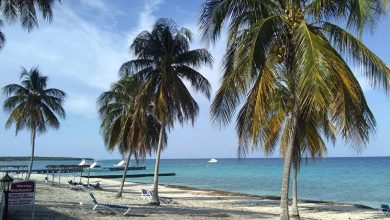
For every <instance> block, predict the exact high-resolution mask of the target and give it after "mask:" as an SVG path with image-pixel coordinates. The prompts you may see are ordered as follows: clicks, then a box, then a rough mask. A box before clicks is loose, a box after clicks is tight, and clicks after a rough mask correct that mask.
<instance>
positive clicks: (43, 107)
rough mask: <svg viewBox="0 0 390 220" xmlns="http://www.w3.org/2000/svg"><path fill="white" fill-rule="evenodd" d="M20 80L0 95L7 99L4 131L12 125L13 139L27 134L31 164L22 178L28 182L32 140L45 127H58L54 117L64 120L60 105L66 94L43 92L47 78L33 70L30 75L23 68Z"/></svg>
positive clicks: (51, 89)
mask: <svg viewBox="0 0 390 220" xmlns="http://www.w3.org/2000/svg"><path fill="white" fill-rule="evenodd" d="M20 79H21V84H20V85H19V84H10V85H7V86H5V87H4V88H3V94H4V95H5V96H7V99H6V100H5V101H4V105H3V108H4V110H5V111H6V112H8V113H10V116H9V118H8V120H7V122H6V124H5V127H6V128H10V127H11V126H12V125H13V124H15V131H16V135H17V134H18V132H19V131H20V130H22V129H24V128H25V129H27V130H30V131H31V161H30V166H29V168H28V174H27V176H26V179H29V178H30V175H31V169H32V166H33V162H34V152H35V137H36V135H37V134H39V133H45V132H46V131H47V129H48V127H52V128H55V129H58V128H59V127H60V122H59V121H58V118H57V117H60V118H63V119H64V118H65V110H64V109H63V107H62V104H63V102H64V99H65V97H66V94H65V92H63V91H62V90H59V89H55V88H46V87H47V81H48V77H47V76H42V75H41V73H40V72H39V70H38V69H37V68H33V69H31V70H30V71H27V70H26V69H25V68H23V69H22V72H21V74H20Z"/></svg>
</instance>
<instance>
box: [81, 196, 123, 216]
mask: <svg viewBox="0 0 390 220" xmlns="http://www.w3.org/2000/svg"><path fill="white" fill-rule="evenodd" d="M88 194H89V197H90V198H91V201H90V202H91V203H92V205H93V208H92V211H97V210H98V209H100V210H106V211H110V212H112V213H114V214H115V215H123V216H125V215H127V214H128V213H129V212H130V207H128V206H124V205H113V204H101V203H98V201H97V200H96V198H95V196H94V195H93V193H91V192H89V193H88ZM80 206H81V209H82V210H83V211H86V210H85V208H84V204H83V203H82V202H81V201H80ZM120 210H122V211H124V212H121V211H120Z"/></svg>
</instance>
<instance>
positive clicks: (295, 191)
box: [292, 161, 300, 219]
mask: <svg viewBox="0 0 390 220" xmlns="http://www.w3.org/2000/svg"><path fill="white" fill-rule="evenodd" d="M293 175H294V176H293V201H292V216H293V218H294V219H300V217H299V210H298V164H297V161H294V162H293Z"/></svg>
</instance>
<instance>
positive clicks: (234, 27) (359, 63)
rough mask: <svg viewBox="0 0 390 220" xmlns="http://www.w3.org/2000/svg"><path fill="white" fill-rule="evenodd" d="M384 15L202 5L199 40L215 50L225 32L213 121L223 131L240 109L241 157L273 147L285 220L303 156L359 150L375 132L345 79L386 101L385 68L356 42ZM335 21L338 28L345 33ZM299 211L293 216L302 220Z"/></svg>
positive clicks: (352, 7)
mask: <svg viewBox="0 0 390 220" xmlns="http://www.w3.org/2000/svg"><path fill="white" fill-rule="evenodd" d="M388 5H389V1H388V0H382V1H377V0H364V1H360V0H338V1H336V0H328V1H324V0H313V1H304V0H286V1H275V0H264V1H257V0H248V1H231V0H208V1H206V3H204V4H203V9H202V12H201V15H200V26H201V29H202V32H203V37H204V39H205V40H206V41H211V42H214V41H216V40H217V38H218V37H219V36H220V34H221V31H222V30H223V28H225V25H226V26H227V27H226V30H227V32H228V33H227V46H226V54H225V57H224V62H223V67H224V68H223V76H222V85H221V87H220V88H219V90H218V92H217V94H216V96H215V99H214V100H213V103H212V107H211V116H212V119H213V121H214V122H215V123H217V124H220V125H226V124H229V123H230V122H231V121H232V118H233V117H234V116H235V113H236V110H237V109H238V108H240V110H239V112H238V114H237V119H236V122H237V125H236V129H237V134H238V138H239V153H240V155H245V154H246V152H247V151H248V150H249V149H252V150H257V149H259V148H261V149H262V150H263V151H264V152H265V153H267V154H268V153H271V152H273V151H274V149H275V148H276V146H277V145H280V150H281V156H282V157H284V171H283V179H282V190H281V202H280V207H281V215H280V219H282V220H284V219H289V212H288V192H289V178H290V169H291V163H292V162H293V163H294V166H295V168H294V170H295V171H297V167H298V165H299V161H300V159H299V157H300V154H301V153H302V152H306V151H309V152H310V153H311V154H312V157H313V158H314V157H316V156H321V155H323V154H324V152H325V149H326V148H325V144H324V143H325V140H330V141H334V140H335V137H337V136H338V137H341V138H343V139H344V140H347V141H349V142H350V143H351V146H352V147H354V148H355V149H356V150H360V149H361V147H362V146H364V145H365V144H366V143H367V142H368V139H369V135H370V133H372V131H373V130H374V128H375V125H376V123H375V119H374V117H373V115H372V113H371V111H370V109H369V108H368V106H367V103H366V100H365V97H364V94H363V91H362V89H361V87H360V85H359V82H358V80H357V79H356V77H355V75H354V73H353V72H352V70H351V69H358V70H362V72H361V73H362V74H364V75H365V76H366V77H367V78H368V80H369V81H370V82H371V85H373V86H374V87H376V88H382V89H384V90H385V91H386V92H388V91H389V83H390V70H389V68H388V67H387V66H386V65H385V63H384V62H383V61H382V60H381V59H380V58H379V57H377V56H376V55H375V54H374V53H372V52H371V51H370V50H369V49H368V48H367V47H366V46H365V45H364V44H363V43H362V41H361V39H360V38H359V37H361V36H362V34H363V31H365V30H366V29H370V28H371V27H372V25H373V24H375V22H376V21H377V20H378V19H380V18H381V16H382V15H384V14H385V12H386V9H387V6H388ZM334 21H337V22H338V23H339V24H340V23H341V24H343V23H345V24H346V28H345V29H344V28H343V27H340V26H338V25H337V24H334V23H333V22H334ZM349 31H352V32H349ZM347 61H349V62H347ZM241 101H243V104H242V103H241ZM295 173H297V172H295ZM295 177H296V176H295ZM295 181H296V179H295ZM295 191H296V189H295ZM295 193H296V192H295ZM294 196H296V194H295V195H294ZM296 201H297V200H295V208H294V209H293V215H295V217H297V218H299V213H298V209H297V206H296Z"/></svg>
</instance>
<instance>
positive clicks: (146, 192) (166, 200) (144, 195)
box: [141, 189, 173, 204]
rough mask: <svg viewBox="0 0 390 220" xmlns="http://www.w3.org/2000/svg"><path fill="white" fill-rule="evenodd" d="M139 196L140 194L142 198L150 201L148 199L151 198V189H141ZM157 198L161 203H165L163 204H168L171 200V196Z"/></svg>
mask: <svg viewBox="0 0 390 220" xmlns="http://www.w3.org/2000/svg"><path fill="white" fill-rule="evenodd" d="M141 196H142V198H144V199H146V200H148V201H150V200H152V196H153V190H147V189H142V194H141ZM159 199H160V201H161V202H162V203H165V204H169V203H171V202H172V201H173V199H172V198H166V197H159Z"/></svg>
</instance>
